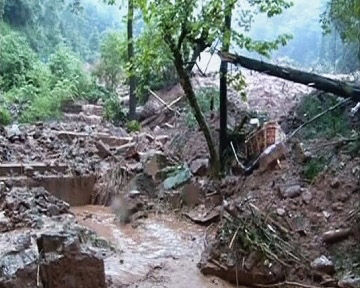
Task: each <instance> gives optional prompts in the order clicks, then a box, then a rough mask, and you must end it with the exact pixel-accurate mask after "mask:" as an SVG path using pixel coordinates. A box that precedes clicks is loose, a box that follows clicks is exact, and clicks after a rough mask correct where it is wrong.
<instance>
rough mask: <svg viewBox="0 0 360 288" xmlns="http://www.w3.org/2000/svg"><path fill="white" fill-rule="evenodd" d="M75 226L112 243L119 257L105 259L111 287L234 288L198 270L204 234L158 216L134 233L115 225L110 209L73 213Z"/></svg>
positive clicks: (84, 209)
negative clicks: (80, 226) (94, 233)
mask: <svg viewBox="0 0 360 288" xmlns="http://www.w3.org/2000/svg"><path fill="white" fill-rule="evenodd" d="M72 211H73V212H74V213H75V215H76V216H77V219H78V221H79V223H81V224H83V225H85V226H87V227H88V228H90V229H92V230H94V231H95V232H97V234H98V235H100V236H102V237H104V238H106V239H107V240H108V241H110V242H112V243H113V244H114V245H115V246H116V247H117V248H118V249H119V250H120V252H119V253H118V254H117V255H114V256H111V257H109V258H107V259H105V269H106V274H107V275H108V276H109V277H110V278H111V280H112V283H113V284H112V285H111V287H139V288H146V287H172V288H188V287H209V288H211V287H233V286H231V285H229V284H227V283H225V282H223V281H221V280H220V279H216V278H211V277H204V276H203V275H202V274H201V273H200V272H199V270H198V268H197V267H196V264H197V263H198V261H199V259H200V254H201V251H202V249H203V242H204V241H203V237H204V232H205V228H204V227H201V226H197V225H194V224H192V223H189V222H186V221H184V220H178V219H176V218H175V217H171V216H169V215H157V216H152V217H150V218H148V219H144V220H142V221H141V222H140V225H139V226H138V227H136V228H133V227H132V226H131V225H121V224H118V223H116V222H115V221H114V215H113V214H112V212H111V210H110V209H109V208H108V207H100V206H84V207H74V208H72Z"/></svg>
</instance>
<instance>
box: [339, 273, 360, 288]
mask: <svg viewBox="0 0 360 288" xmlns="http://www.w3.org/2000/svg"><path fill="white" fill-rule="evenodd" d="M338 285H339V287H341V288H359V287H360V277H359V276H355V275H345V276H344V277H343V278H342V279H341V280H340V281H339V282H338Z"/></svg>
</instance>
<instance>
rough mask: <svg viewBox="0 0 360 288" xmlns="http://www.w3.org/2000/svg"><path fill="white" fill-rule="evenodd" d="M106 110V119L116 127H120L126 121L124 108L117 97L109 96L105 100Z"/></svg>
mask: <svg viewBox="0 0 360 288" xmlns="http://www.w3.org/2000/svg"><path fill="white" fill-rule="evenodd" d="M104 108H105V109H104V118H105V119H106V120H107V121H109V122H111V123H113V124H114V125H119V124H121V123H123V122H124V121H125V120H126V114H125V111H124V108H123V107H122V105H121V104H120V103H119V101H118V97H117V96H116V95H114V94H111V95H109V97H108V98H107V99H106V100H105V103H104Z"/></svg>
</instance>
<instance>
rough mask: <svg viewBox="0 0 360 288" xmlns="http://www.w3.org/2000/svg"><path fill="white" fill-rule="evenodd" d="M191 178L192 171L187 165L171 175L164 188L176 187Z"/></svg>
mask: <svg viewBox="0 0 360 288" xmlns="http://www.w3.org/2000/svg"><path fill="white" fill-rule="evenodd" d="M190 179H191V172H190V170H189V169H188V168H187V167H184V168H182V169H181V170H178V171H177V172H176V173H175V175H174V176H170V177H169V178H167V179H166V180H165V181H164V188H165V189H166V190H169V189H174V188H177V187H179V186H180V185H182V184H184V183H186V182H187V181H189V180H190Z"/></svg>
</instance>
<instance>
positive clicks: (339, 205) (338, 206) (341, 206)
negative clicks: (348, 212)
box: [331, 202, 344, 212]
mask: <svg viewBox="0 0 360 288" xmlns="http://www.w3.org/2000/svg"><path fill="white" fill-rule="evenodd" d="M331 209H332V210H333V211H336V212H341V211H343V210H344V203H341V202H336V203H333V204H332V205H331Z"/></svg>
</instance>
